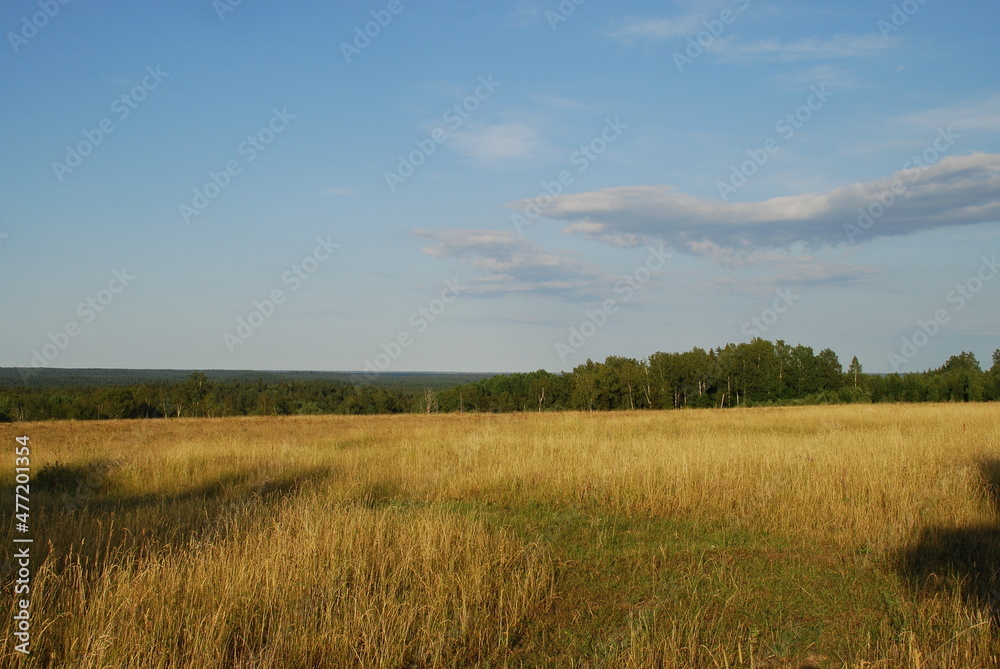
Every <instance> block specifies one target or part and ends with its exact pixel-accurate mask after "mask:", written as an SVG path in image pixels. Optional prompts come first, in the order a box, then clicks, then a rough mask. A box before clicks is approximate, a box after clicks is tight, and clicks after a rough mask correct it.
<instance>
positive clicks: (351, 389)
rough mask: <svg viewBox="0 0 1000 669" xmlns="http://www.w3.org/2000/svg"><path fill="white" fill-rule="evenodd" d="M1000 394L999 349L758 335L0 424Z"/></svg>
mask: <svg viewBox="0 0 1000 669" xmlns="http://www.w3.org/2000/svg"><path fill="white" fill-rule="evenodd" d="M995 400H1000V349H998V350H997V351H995V352H994V354H993V360H992V367H991V368H990V369H989V370H984V369H983V368H982V366H981V365H980V363H979V361H978V360H977V359H976V357H975V356H974V355H973V354H972V353H965V352H963V353H961V354H959V355H955V356H952V357H951V358H949V359H948V360H947V362H945V364H944V365H943V366H941V367H940V368H938V369H932V370H928V371H925V372H918V373H908V374H890V375H880V374H866V373H864V370H863V369H862V367H861V364H860V363H859V362H858V359H857V358H856V357H855V358H854V359H853V360H851V362H850V363H849V364H848V366H847V369H846V370H845V369H844V368H843V366H842V365H841V362H840V360H839V359H838V357H837V354H836V353H834V352H833V351H832V350H830V349H824V350H822V351H820V352H819V353H815V352H814V351H813V349H812V348H810V347H808V346H802V345H798V346H791V345H788V344H786V343H785V342H783V341H781V340H779V341H777V342H770V341H767V340H764V339H759V338H757V339H754V340H752V341H750V342H748V343H741V344H728V345H726V346H725V347H720V348H717V349H708V350H707V351H706V350H704V349H702V348H693V349H691V350H690V351H687V352H685V353H654V354H653V355H651V356H649V357H648V358H646V359H642V360H640V359H635V358H626V357H619V356H612V357H609V358H607V359H606V360H605V361H604V362H594V361H592V360H587V361H586V362H585V363H583V364H581V365H578V366H577V367H575V368H574V369H573V370H572V371H571V372H566V373H560V374H554V373H551V372H547V371H545V370H538V371H536V372H529V373H516V374H499V375H496V376H491V377H489V378H486V379H482V380H479V381H476V382H473V383H465V384H461V385H457V386H454V387H451V388H446V389H442V390H433V389H431V388H424V389H418V388H408V387H402V388H395V387H386V386H382V385H371V384H368V385H366V384H353V383H350V382H346V381H329V380H317V381H297V380H291V381H288V380H273V379H271V380H263V379H259V380H257V381H256V382H252V381H243V380H229V381H226V380H224V381H210V380H209V379H208V378H207V377H206V375H205V374H204V373H201V372H194V373H192V374H191V375H190V376H189V377H188V378H187V379H186V380H184V381H183V382H145V383H137V384H127V385H120V386H103V385H102V386H98V385H81V386H72V387H19V386H8V387H4V388H0V422H2V421H32V420H52V419H56V420H58V419H76V420H100V419H108V418H170V417H221V416H271V415H293V414H384V413H416V412H436V411H441V412H464V411H478V412H511V411H561V410H577V411H614V410H625V409H630V410H636V409H684V408H709V407H715V408H720V409H721V408H727V407H741V406H742V407H748V406H775V405H794V404H830V403H871V402H981V401H995Z"/></svg>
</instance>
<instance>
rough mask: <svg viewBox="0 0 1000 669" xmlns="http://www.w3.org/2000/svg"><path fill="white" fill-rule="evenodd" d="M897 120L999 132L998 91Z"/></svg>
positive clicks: (911, 123)
mask: <svg viewBox="0 0 1000 669" xmlns="http://www.w3.org/2000/svg"><path fill="white" fill-rule="evenodd" d="M897 122H898V123H902V124H905V125H912V126H917V127H921V128H936V127H938V126H941V125H952V126H954V127H955V128H956V129H957V130H960V131H963V132H965V131H968V132H973V131H983V132H1000V92H995V93H991V94H988V95H986V96H985V97H979V98H976V99H971V100H965V101H962V102H956V103H954V104H950V105H946V106H944V107H937V108H935V109H928V110H926V111H922V112H918V113H915V114H909V115H907V116H904V117H902V118H900V119H898V120H897Z"/></svg>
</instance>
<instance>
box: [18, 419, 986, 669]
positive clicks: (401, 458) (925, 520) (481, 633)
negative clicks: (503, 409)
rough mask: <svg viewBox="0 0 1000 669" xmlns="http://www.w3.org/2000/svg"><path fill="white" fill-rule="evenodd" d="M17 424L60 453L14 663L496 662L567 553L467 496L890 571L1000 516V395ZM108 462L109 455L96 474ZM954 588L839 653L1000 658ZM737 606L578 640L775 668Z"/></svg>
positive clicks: (704, 606)
mask: <svg viewBox="0 0 1000 669" xmlns="http://www.w3.org/2000/svg"><path fill="white" fill-rule="evenodd" d="M22 432H23V433H26V434H28V435H30V436H31V438H32V442H31V443H32V446H33V466H34V469H35V472H36V474H38V473H39V469H40V467H41V466H42V465H45V464H49V465H52V467H50V468H49V469H48V470H47V476H48V478H47V479H46V478H45V477H42V479H41V482H39V481H38V480H37V479H36V484H35V485H34V486H33V489H32V492H33V499H34V500H35V503H34V508H35V511H34V512H33V514H34V515H33V518H32V521H33V527H34V536H35V537H36V547H37V549H38V550H39V551H40V554H39V555H38V557H37V559H38V560H42V559H43V558H44V564H40V566H39V568H38V570H37V572H38V573H37V574H36V577H35V590H34V592H33V602H32V606H33V616H34V619H33V626H34V627H33V630H34V634H33V643H34V646H35V649H36V652H35V654H34V655H33V656H32V658H31V659H30V660H28V661H23V658H15V657H14V655H13V653H12V652H11V650H10V649H11V647H12V641H11V638H10V634H9V626H6V628H5V630H4V634H3V635H2V638H3V648H2V650H0V661H2V662H4V663H6V664H7V665H8V666H13V664H15V663H16V662H20V664H19V665H18V666H29V667H42V666H73V667H139V666H142V667H251V666H252V667H275V668H277V667H300V666H301V667H314V666H315V667H341V666H343V667H348V666H357V667H409V666H413V667H417V666H419V667H458V666H483V667H485V666H505V662H515V660H514V659H507V658H516V654H511V651H512V649H513V648H515V647H516V646H517V645H518V643H519V642H520V641H521V640H522V639H523V637H524V635H525V634H530V629H531V624H532V620H534V619H536V618H537V617H538V616H543V615H544V612H545V611H546V610H547V608H548V607H549V606H550V605H551V603H552V602H553V601H554V600H557V599H558V598H559V597H560V596H561V594H560V590H559V588H560V582H559V580H558V579H557V578H555V577H554V574H555V573H556V572H557V568H559V569H566V568H571V567H567V566H566V565H557V564H556V560H555V559H554V558H553V557H552V555H551V553H550V551H549V549H548V547H547V546H546V545H545V543H544V542H541V541H537V542H536V541H529V540H527V539H525V538H524V537H520V538H519V537H518V536H517V535H516V534H515V533H514V532H512V531H508V530H507V529H505V528H503V527H497V526H496V524H495V523H486V522H484V521H483V520H482V519H481V518H478V517H477V516H476V514H475V512H474V509H475V508H476V507H477V506H482V507H487V506H490V505H496V506H499V507H502V508H514V509H516V508H521V507H525V506H526V505H536V506H541V507H546V508H573V509H580V510H585V511H587V512H592V513H594V514H595V515H601V514H613V515H620V516H624V517H636V518H638V517H643V518H683V519H684V520H685V522H690V523H693V524H694V525H695V526H696V527H697V526H698V524H699V523H702V524H704V525H705V527H709V526H711V527H718V526H719V525H720V524H721V525H723V526H727V527H739V528H745V529H747V530H748V531H753V532H759V533H765V534H769V535H775V536H778V537H781V538H782V541H786V542H789V543H790V545H793V546H801V547H809V549H810V550H812V551H815V550H816V549H817V547H820V549H822V550H829V551H830V552H831V553H837V554H843V555H859V556H864V558H863V559H866V560H874V561H876V562H878V563H879V564H881V565H883V566H884V569H885V570H887V571H888V570H891V569H893V568H894V567H893V565H895V564H896V562H898V560H899V558H898V556H900V555H903V554H911V555H912V554H919V553H920V550H924V549H926V550H936V549H941V550H943V551H945V552H947V549H948V546H947V545H943V546H937V547H936V548H935V546H934V545H930V544H928V545H924V544H926V543H927V542H931V544H933V542H934V541H936V542H937V543H938V544H947V543H948V541H949V540H950V539H949V537H952V538H953V537H956V536H959V537H964V536H965V535H964V534H962V533H963V532H972V533H975V532H978V531H979V530H981V533H980V534H975V537H978V538H979V540H983V541H987V542H988V541H990V540H991V537H992V536H993V535H991V534H990V532H991V531H992V529H991V528H997V527H998V523H1000V521H998V516H1000V509H998V502H997V499H996V494H995V490H993V486H998V485H1000V482H998V481H997V480H994V479H993V478H992V475H991V472H993V471H994V470H993V469H991V467H996V466H997V465H996V463H1000V407H998V406H995V405H934V406H864V407H858V406H852V407H808V408H783V409H753V410H731V411H683V412H656V413H654V412H635V413H614V414H581V413H565V414H517V415H501V416H493V415H475V414H466V415H442V416H433V415H432V416H426V415H419V416H416V415H415V416H382V417H294V418H291V417H289V418H269V419H253V418H251V419H244V418H238V419H219V420H213V419H203V420H170V421H135V422H126V421H122V422H101V423H73V422H64V423H44V424H27V425H16V426H0V439H2V440H4V441H5V442H7V443H9V444H11V446H13V437H14V436H15V434H19V433H22ZM57 462H58V463H59V464H58V467H55V466H54V465H55V464H56V463H57ZM94 463H104V464H103V465H102V466H101V468H100V469H99V471H100V472H106V474H104V473H102V474H101V475H100V476H97V477H94V476H91V477H90V479H91V480H90V483H88V484H86V485H84V486H82V487H81V486H80V485H78V483H79V481H78V480H85V479H87V471H88V470H87V467H88V466H93V464H94ZM0 476H2V477H3V478H2V480H3V481H4V482H5V483H6V484H8V486H9V485H10V484H11V483H12V479H13V471H12V468H10V471H6V472H0ZM74 477H75V478H74ZM46 480H48V481H49V482H50V484H51V485H50V486H49V488H50V489H45V487H44V486H43V485H42V483H44V482H45V481H46ZM60 486H61V487H60ZM470 508H471V509H473V511H472V512H470V511H469V509H470ZM977 528H978V530H977ZM929 533H930V534H929ZM6 536H8V537H9V530H8V531H7V535H6ZM929 537H930V538H929ZM935 537H936V539H935ZM984 537H985V538H984ZM963 540H964V539H963ZM921 542H924V544H922V543H921ZM5 543H6V544H7V545H10V541H9V539H8V540H7V541H5ZM987 549H988V547H987ZM908 552H909V553H908ZM987 554H988V555H989V556H992V555H993V553H987ZM859 559H861V558H859ZM987 567H989V565H987ZM995 567H996V565H993V568H994V570H995ZM977 574H978V572H977ZM924 576H927V577H928V579H929V580H930V581H931V582H932V585H933V580H934V578H935V576H936V575H935V574H932V573H928V574H925V575H924ZM980 577H981V575H976V576H975V578H980ZM921 578H923V576H921ZM970 578H972V577H970ZM10 579H11V572H10V570H9V569H7V570H6V571H5V572H4V573H3V581H4V582H5V583H9V581H10ZM925 580H926V579H925ZM959 585H961V584H958V585H956V586H955V587H951V588H945V589H942V590H940V591H934V592H930V591H928V592H926V593H924V594H921V593H923V590H920V588H922V587H923V586H922V585H920V583H917V584H916V585H911V584H907V583H904V582H903V580H902V579H901V584H900V586H899V588H900V590H899V592H903V593H911V595H912V602H911V603H910V604H908V605H907V606H908V607H909V609H908V610H909V611H911V612H912V616H913V617H912V621H911V624H909V626H908V629H907V633H906V634H903V635H900V634H899V633H896V634H886V635H881V636H879V635H875V636H874V637H872V638H876V637H877V638H879V639H882V640H881V641H878V642H871V641H865V640H864V639H863V638H861V637H860V636H859V640H858V641H857V643H855V644H854V649H855V650H854V652H853V655H852V656H851V657H847V658H839V659H838V658H829V657H828V658H825V659H824V660H823V662H827V663H833V664H829V666H886V667H894V666H907V667H923V666H939V667H963V666H987V665H989V663H991V662H993V663H995V662H996V661H997V657H998V655H1000V652H998V650H997V637H996V634H997V630H996V620H994V619H992V618H991V611H990V608H989V604H988V597H987V598H986V599H984V600H982V601H980V600H973V599H970V598H968V597H963V596H962V593H963V592H965V591H962V590H960V588H959V587H958V586H959ZM980 585H981V584H980ZM4 592H8V593H9V592H11V588H10V587H9V585H5V587H4ZM748 592H749V590H748ZM925 595H926V596H925ZM987 595H988V593H987ZM908 596H910V595H908ZM733 598H734V600H738V599H739V598H738V596H737V595H733ZM734 606H736V603H734V602H728V603H726V602H719V601H715V600H711V601H709V600H706V601H701V602H699V601H695V600H692V601H680V600H678V601H675V602H673V603H668V604H667V605H664V606H661V607H660V608H658V609H656V610H654V611H653V612H652V613H650V612H643V613H642V614H641V615H640V614H639V613H637V614H636V615H635V616H633V618H632V619H631V622H630V623H629V624H628V625H627V627H626V629H624V630H623V635H624V636H623V638H624V641H623V642H622V643H620V644H619V645H618V646H616V647H615V648H613V649H611V650H609V651H608V653H607V654H606V655H605V656H604V657H590V658H580V660H581V662H582V661H583V660H587V661H588V662H590V663H591V665H590V666H599V665H602V663H603V666H628V667H654V666H661V667H673V666H677V667H681V666H706V667H709V666H720V667H721V666H775V665H773V664H768V663H769V662H773V660H772V659H769V657H768V656H767V655H766V654H765V653H763V651H762V650H761V648H760V646H759V645H757V646H755V645H754V644H755V642H754V639H755V635H756V634H757V633H758V632H757V631H755V630H753V629H750V626H748V625H743V626H742V627H741V623H739V622H734V621H733V619H732V616H731V615H730V612H731V610H732V608H733V607H734ZM951 637H954V638H951ZM866 644H867V646H866ZM837 662H840V664H837ZM581 666H582V665H581ZM824 666H827V665H824Z"/></svg>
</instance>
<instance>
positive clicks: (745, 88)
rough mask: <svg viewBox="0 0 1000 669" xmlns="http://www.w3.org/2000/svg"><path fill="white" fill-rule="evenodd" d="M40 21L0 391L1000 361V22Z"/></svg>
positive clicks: (773, 7)
mask: <svg viewBox="0 0 1000 669" xmlns="http://www.w3.org/2000/svg"><path fill="white" fill-rule="evenodd" d="M65 2H66V4H62V0H34V1H31V2H28V1H25V0H17V1H15V2H11V3H7V4H6V5H5V6H4V7H3V8H2V9H0V26H2V28H3V33H4V35H5V45H4V46H3V47H2V49H0V51H2V56H0V87H2V90H3V91H4V94H3V105H2V111H0V118H2V123H0V146H2V147H3V151H2V156H0V170H2V179H0V195H2V199H3V202H4V207H3V209H2V210H0V281H2V283H3V286H4V291H3V298H2V299H3V313H4V318H3V320H2V324H0V337H2V344H0V366H7V367H14V366H16V367H30V366H40V365H44V366H49V367H75V368H83V367H108V368H110V367H126V368H175V369H261V370H266V369H270V370H323V371H325V370H361V369H365V368H366V367H367V368H368V369H369V371H371V370H373V369H378V370H381V371H390V372H393V371H530V370H534V369H539V368H544V369H548V370H550V371H559V370H569V369H572V368H573V367H574V366H576V365H578V364H581V363H583V362H585V361H586V360H587V359H588V358H590V359H594V360H603V359H604V358H605V357H607V356H609V355H621V356H629V357H637V358H643V357H646V356H648V355H649V354H651V353H653V352H655V351H684V350H689V349H690V348H692V347H694V346H700V347H703V348H709V347H718V346H722V345H725V344H726V343H729V342H741V341H749V340H750V339H751V338H752V337H754V336H760V337H763V338H765V339H769V340H772V341H773V340H778V339H782V340H785V341H786V342H788V343H791V344H799V343H801V344H805V345H808V346H811V347H813V348H814V349H815V350H816V351H819V350H820V349H823V348H832V349H833V350H834V351H836V352H837V353H838V354H839V356H840V360H841V362H843V363H844V364H845V366H846V364H847V363H848V362H849V361H850V360H851V357H852V356H857V357H858V358H859V360H860V361H861V363H862V364H863V366H864V368H865V370H866V371H869V372H890V371H900V372H908V371H921V370H924V369H928V368H933V367H938V366H940V365H942V364H943V363H944V361H945V360H946V359H947V358H948V357H949V356H950V355H953V354H957V353H959V352H961V351H972V352H973V353H975V355H976V356H977V358H978V359H979V361H980V363H982V365H983V367H984V368H989V366H990V364H991V360H990V357H991V354H992V352H993V351H994V350H995V349H997V348H1000V318H998V314H1000V278H998V279H997V280H994V278H996V276H995V275H997V274H998V273H1000V267H997V265H996V257H997V255H998V253H1000V57H998V56H1000V40H997V38H996V33H997V27H998V23H1000V6H998V5H997V3H996V2H988V1H986V0H978V1H977V0H972V1H969V2H962V3H947V4H946V3H944V2H941V1H940V0H924V1H923V2H920V0H908V1H907V2H861V1H860V0H858V1H835V2H830V3H823V4H822V5H818V6H817V5H815V3H806V2H791V3H789V2H780V3H778V2H764V1H762V0H722V1H715V0H704V1H702V0H684V1H681V2H669V3H662V2H646V1H638V0H637V1H631V2H618V3H607V2H598V1H597V0H575V1H574V0H562V2H559V1H558V0H548V1H543V0H538V1H529V0H523V1H507V2H504V1H501V2H495V3H489V4H488V5H487V6H485V7H480V6H477V5H478V3H458V2H432V1H426V2H414V1H412V0H409V1H407V0H379V1H376V2H367V1H366V2H355V3H320V2H309V3H290V4H288V5H275V4H270V3H261V2H237V1H236V0H215V1H214V2H213V1H212V0H176V1H174V2H169V3H168V2H151V3H125V2H119V1H112V2H107V3H100V4H95V3H86V2H79V1H71V0H65Z"/></svg>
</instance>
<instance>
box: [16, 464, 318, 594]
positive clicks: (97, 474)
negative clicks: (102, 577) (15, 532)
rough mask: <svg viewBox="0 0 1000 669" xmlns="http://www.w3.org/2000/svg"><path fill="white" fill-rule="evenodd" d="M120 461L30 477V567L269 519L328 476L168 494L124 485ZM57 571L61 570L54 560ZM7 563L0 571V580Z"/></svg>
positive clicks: (249, 476)
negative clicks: (57, 558) (283, 504)
mask: <svg viewBox="0 0 1000 669" xmlns="http://www.w3.org/2000/svg"><path fill="white" fill-rule="evenodd" d="M121 467H122V463H121V462H114V461H98V462H92V463H88V464H86V465H65V464H61V463H58V462H57V463H55V464H51V465H46V466H45V467H43V468H42V469H41V470H39V471H38V472H37V473H36V474H35V475H34V476H33V477H32V480H31V498H30V499H31V502H30V505H31V535H32V537H33V539H34V546H35V549H34V550H33V555H34V556H35V558H34V559H35V564H36V565H39V564H42V563H43V562H44V561H45V559H46V558H47V557H48V556H49V555H50V554H52V555H54V556H68V555H74V556H76V559H77V560H82V561H85V562H90V563H91V564H97V563H100V562H103V561H104V560H107V559H115V557H114V556H115V555H120V554H122V551H124V552H125V553H127V554H129V555H131V556H132V558H135V557H137V556H140V555H143V554H146V553H148V552H149V551H152V550H156V549H157V547H162V546H174V547H178V546H183V545H186V544H189V543H190V542H192V541H196V540H199V539H204V538H208V537H209V536H210V535H212V534H215V533H225V532H227V531H231V530H232V529H233V528H234V527H239V526H240V525H244V524H245V525H249V524H250V523H251V522H252V520H253V519H254V518H262V517H266V516H267V515H268V514H269V513H270V512H271V511H272V510H273V509H275V508H276V507H277V506H278V505H279V504H280V503H281V502H282V500H283V499H285V498H287V497H289V496H293V495H296V494H298V493H299V492H300V491H301V490H302V489H303V488H304V487H306V486H309V485H311V484H314V483H317V482H319V481H322V480H324V479H327V478H328V477H329V476H330V475H331V470H330V469H329V468H327V467H314V468H310V469H301V470H295V471H294V472H289V473H287V474H286V473H276V474H275V473H272V474H271V475H267V474H261V473H260V472H259V471H257V470H249V471H235V472H231V473H226V474H224V475H223V476H220V477H218V478H215V479H213V480H210V481H206V482H204V483H201V484H199V485H197V486H193V487H190V488H187V489H183V490H180V491H178V492H176V493H171V494H157V493H145V492H131V491H127V490H123V487H122V486H121V485H120V484H119V482H118V480H116V479H117V478H118V473H119V470H120V469H121ZM52 568H53V569H54V570H56V571H58V570H59V567H58V566H56V565H52ZM10 572H11V568H10V567H9V565H5V566H4V567H3V568H0V580H6V579H8V578H9V577H10Z"/></svg>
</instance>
